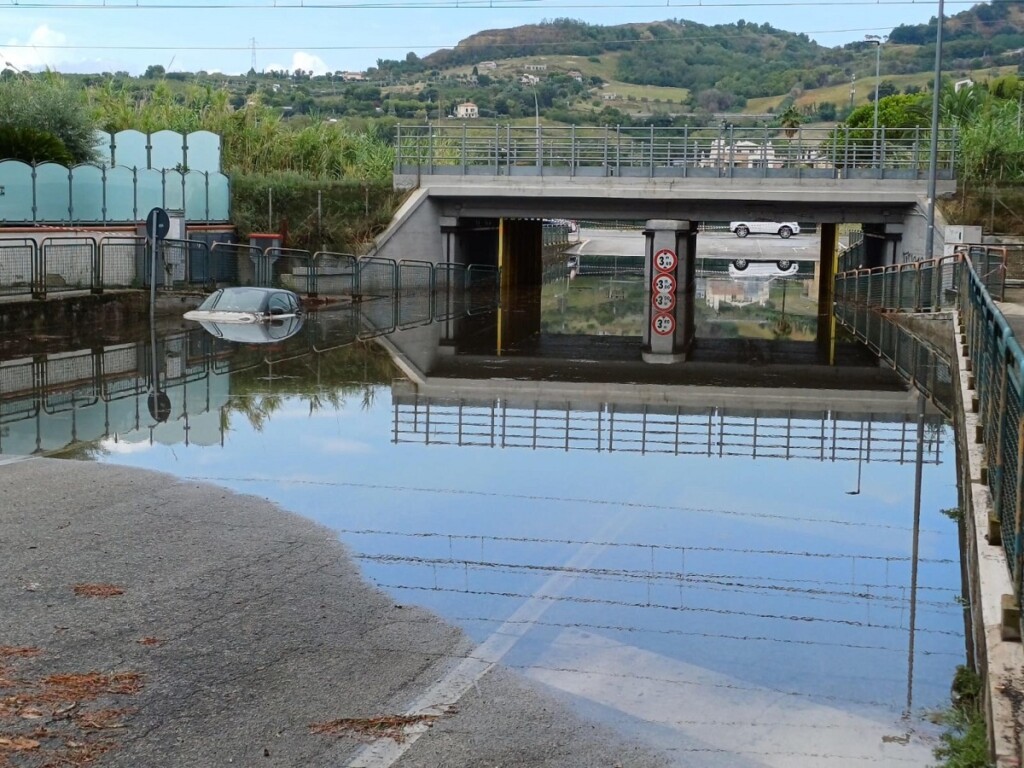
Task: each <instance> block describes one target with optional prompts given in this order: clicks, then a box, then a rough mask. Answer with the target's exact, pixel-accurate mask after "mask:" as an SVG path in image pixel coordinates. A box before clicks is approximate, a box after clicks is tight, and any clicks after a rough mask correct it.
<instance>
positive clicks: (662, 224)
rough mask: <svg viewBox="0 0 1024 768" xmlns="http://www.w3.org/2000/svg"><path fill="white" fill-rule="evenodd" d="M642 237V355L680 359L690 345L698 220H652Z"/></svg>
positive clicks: (652, 358)
mask: <svg viewBox="0 0 1024 768" xmlns="http://www.w3.org/2000/svg"><path fill="white" fill-rule="evenodd" d="M644 236H645V237H646V238H647V258H646V260H645V262H644V279H645V280H646V281H647V283H646V284H647V297H648V298H647V300H646V301H645V307H646V309H645V311H644V316H645V320H646V322H645V323H644V336H643V340H644V345H643V359H644V361H645V362H648V363H675V362H680V361H682V360H686V358H687V356H688V355H689V354H690V351H691V347H692V346H693V326H694V321H693V303H694V298H695V294H696V272H697V270H696V263H697V262H696V256H697V222H695V221H680V220H675V219H651V220H650V221H648V222H647V228H646V229H645V230H644Z"/></svg>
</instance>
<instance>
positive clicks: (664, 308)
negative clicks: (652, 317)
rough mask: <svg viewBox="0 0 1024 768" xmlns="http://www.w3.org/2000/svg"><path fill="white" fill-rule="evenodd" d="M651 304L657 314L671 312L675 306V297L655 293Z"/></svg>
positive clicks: (671, 294) (672, 294)
mask: <svg viewBox="0 0 1024 768" xmlns="http://www.w3.org/2000/svg"><path fill="white" fill-rule="evenodd" d="M651 303H652V304H653V305H654V309H655V310H657V311H658V312H671V311H672V309H674V308H675V306H676V295H675V294H674V293H656V294H654V297H653V298H652V299H651Z"/></svg>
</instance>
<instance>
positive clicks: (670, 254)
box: [654, 248, 679, 272]
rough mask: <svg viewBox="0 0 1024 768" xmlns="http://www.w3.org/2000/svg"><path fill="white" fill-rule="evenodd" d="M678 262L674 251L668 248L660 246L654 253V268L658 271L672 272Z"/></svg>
mask: <svg viewBox="0 0 1024 768" xmlns="http://www.w3.org/2000/svg"><path fill="white" fill-rule="evenodd" d="M678 263H679V259H678V258H677V257H676V252H675V251H673V250H672V249H670V248H662V249H661V250H660V251H658V252H657V253H656V254H654V268H655V269H657V270H658V271H659V272H672V271H674V270H675V268H676V264H678Z"/></svg>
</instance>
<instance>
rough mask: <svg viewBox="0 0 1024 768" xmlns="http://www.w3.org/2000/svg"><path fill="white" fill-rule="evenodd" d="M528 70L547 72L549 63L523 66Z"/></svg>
mask: <svg viewBox="0 0 1024 768" xmlns="http://www.w3.org/2000/svg"><path fill="white" fill-rule="evenodd" d="M523 69H525V70H526V71H527V72H547V71H548V65H547V64H527V65H526V66H524V67H523Z"/></svg>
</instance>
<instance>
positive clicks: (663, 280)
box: [651, 274, 676, 293]
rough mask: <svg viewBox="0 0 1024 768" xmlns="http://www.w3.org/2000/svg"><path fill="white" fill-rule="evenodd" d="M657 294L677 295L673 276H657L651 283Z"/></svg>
mask: <svg viewBox="0 0 1024 768" xmlns="http://www.w3.org/2000/svg"><path fill="white" fill-rule="evenodd" d="M651 285H652V286H653V287H654V292H655V293H675V292H676V279H675V278H674V277H672V275H668V274H665V275H656V276H655V278H654V281H653V282H652V283H651Z"/></svg>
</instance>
